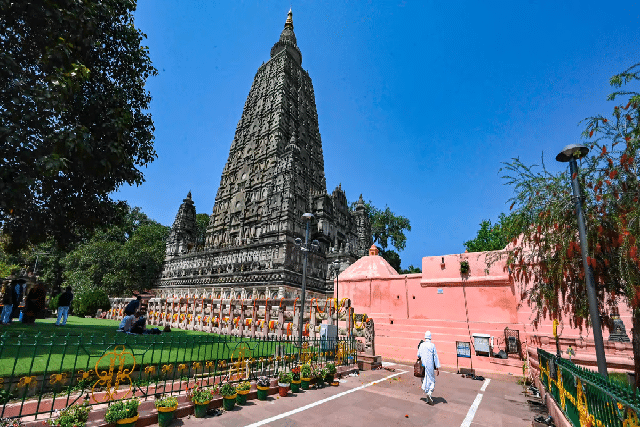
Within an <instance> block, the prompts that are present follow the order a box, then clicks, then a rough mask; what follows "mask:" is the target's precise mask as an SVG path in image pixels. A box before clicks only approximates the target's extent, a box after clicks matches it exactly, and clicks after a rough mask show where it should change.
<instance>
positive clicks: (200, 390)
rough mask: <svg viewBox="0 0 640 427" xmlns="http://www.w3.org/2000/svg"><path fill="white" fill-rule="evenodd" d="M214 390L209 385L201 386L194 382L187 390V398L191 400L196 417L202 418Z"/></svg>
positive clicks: (205, 413)
mask: <svg viewBox="0 0 640 427" xmlns="http://www.w3.org/2000/svg"><path fill="white" fill-rule="evenodd" d="M214 394H215V391H214V390H213V389H211V388H209V387H202V386H201V385H200V384H196V386H195V387H193V388H192V389H190V390H188V391H187V396H188V397H189V400H190V401H191V402H193V412H194V414H195V416H196V418H204V417H205V416H206V415H207V409H209V402H211V399H212V398H213V395H214Z"/></svg>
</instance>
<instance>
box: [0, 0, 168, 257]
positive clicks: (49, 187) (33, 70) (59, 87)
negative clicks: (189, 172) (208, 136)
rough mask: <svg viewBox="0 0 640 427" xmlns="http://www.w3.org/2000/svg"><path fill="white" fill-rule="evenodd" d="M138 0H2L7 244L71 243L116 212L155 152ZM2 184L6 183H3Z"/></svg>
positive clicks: (1, 149)
mask: <svg viewBox="0 0 640 427" xmlns="http://www.w3.org/2000/svg"><path fill="white" fill-rule="evenodd" d="M135 7H136V2H135V0H102V1H98V0H85V1H83V2H80V1H76V0H57V1H45V0H35V1H28V2H26V1H11V0H0V52H2V53H0V106H1V107H0V141H2V142H1V143H0V158H2V159H3V165H2V168H0V226H1V227H2V229H3V233H4V234H5V235H6V236H8V237H9V242H8V245H7V248H8V250H10V251H16V250H18V249H20V248H24V247H26V246H27V245H28V244H30V243H31V244H37V243H40V242H44V241H46V240H47V239H48V238H53V239H54V240H55V242H56V243H57V244H58V245H59V246H61V247H65V248H68V247H69V246H70V245H71V244H72V243H73V242H76V241H78V240H79V239H80V238H81V236H83V235H86V234H87V232H88V231H90V230H93V229H94V228H96V227H97V226H100V225H104V224H108V223H109V222H110V221H111V220H113V219H115V218H117V217H118V215H119V212H118V210H119V209H120V208H122V207H123V206H122V205H118V204H116V203H114V202H113V201H112V200H111V199H110V197H109V194H110V193H111V192H112V191H114V190H116V189H117V188H118V187H119V186H120V185H122V184H124V183H128V184H140V183H142V182H143V181H144V179H143V174H142V172H141V170H140V168H141V167H142V166H145V165H147V164H148V163H150V162H152V161H153V160H154V158H155V157H156V153H155V151H154V149H153V130H154V127H153V122H152V120H151V116H150V115H149V114H148V113H146V110H147V108H148V106H149V101H150V99H151V98H150V96H149V94H148V92H147V91H146V90H145V89H144V83H145V80H146V79H147V78H148V77H149V76H150V75H154V74H156V70H155V69H154V68H153V66H152V65H151V60H150V58H149V55H148V50H147V48H146V47H143V46H141V45H140V42H141V41H142V39H143V38H144V37H145V36H144V34H143V33H141V32H140V31H139V30H138V29H136V28H135V27H134V25H133V11H134V10H135ZM2 184H4V185H2Z"/></svg>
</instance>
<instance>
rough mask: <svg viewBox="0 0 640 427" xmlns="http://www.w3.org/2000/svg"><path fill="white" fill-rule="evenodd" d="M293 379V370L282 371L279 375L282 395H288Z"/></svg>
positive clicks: (279, 391) (279, 390) (279, 388)
mask: <svg viewBox="0 0 640 427" xmlns="http://www.w3.org/2000/svg"><path fill="white" fill-rule="evenodd" d="M291 380H292V377H291V372H280V375H279V376H278V393H280V396H281V397H286V396H287V393H288V392H289V385H290V384H291Z"/></svg>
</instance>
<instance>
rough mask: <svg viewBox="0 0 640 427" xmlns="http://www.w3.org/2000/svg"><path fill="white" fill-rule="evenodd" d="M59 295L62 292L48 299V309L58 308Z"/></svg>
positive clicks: (54, 309)
mask: <svg viewBox="0 0 640 427" xmlns="http://www.w3.org/2000/svg"><path fill="white" fill-rule="evenodd" d="M60 295H62V294H58V295H56V296H54V297H51V298H50V299H49V310H51V311H56V310H57V309H58V300H59V299H60Z"/></svg>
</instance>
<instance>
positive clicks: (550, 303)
mask: <svg viewBox="0 0 640 427" xmlns="http://www.w3.org/2000/svg"><path fill="white" fill-rule="evenodd" d="M639 71H640V64H636V65H634V66H632V67H630V68H629V69H628V70H626V71H624V72H623V73H621V74H618V75H616V76H614V77H612V78H611V81H610V83H611V85H612V86H614V87H615V88H616V89H618V90H616V91H615V92H614V93H612V94H611V95H610V96H609V100H611V101H615V102H616V104H617V105H615V106H614V108H613V112H612V114H611V115H608V116H602V115H598V116H595V117H591V118H589V119H586V121H585V130H584V132H583V137H584V138H585V139H586V141H587V145H588V146H589V148H590V150H591V151H590V153H589V155H588V156H586V157H585V158H583V159H582V160H581V161H580V165H579V166H580V169H579V176H578V178H579V180H580V182H581V184H582V188H583V194H582V200H583V207H584V214H585V220H586V228H587V240H588V254H587V256H588V258H587V259H588V263H589V268H591V270H592V271H593V275H594V280H595V286H596V292H597V296H598V300H599V304H600V307H599V310H600V312H601V313H602V315H603V317H604V318H605V321H606V318H607V317H608V316H609V315H610V314H611V312H612V311H613V310H615V307H616V305H617V304H618V302H619V301H624V302H626V303H627V304H628V305H629V306H630V307H631V308H632V310H633V325H634V326H633V329H634V331H633V346H634V356H635V363H636V381H637V382H639V385H640V375H639V374H640V285H639V284H640V259H639V257H638V242H639V239H640V209H638V206H639V204H638V201H639V197H640V186H639V184H638V175H639V173H640V170H639V163H638V155H639V154H640V152H639V151H640V125H639V117H640V95H639V94H638V92H637V91H633V90H619V88H621V87H622V86H623V85H628V84H635V85H637V84H638V82H639V81H640V72H639ZM503 170H504V171H505V172H506V173H505V175H504V176H505V178H506V179H507V182H508V184H510V185H512V186H513V188H514V197H513V198H512V199H511V202H512V205H511V207H512V209H513V210H514V212H515V213H516V214H517V215H515V218H516V222H515V224H514V225H515V228H516V229H517V230H518V231H519V232H520V233H522V234H521V237H520V238H518V239H515V240H514V242H513V243H514V245H513V246H512V247H511V246H510V248H509V250H508V251H507V255H508V263H509V266H510V268H511V271H512V272H513V274H514V275H515V277H516V278H517V279H519V280H521V281H522V282H523V283H525V284H527V285H528V287H527V289H526V291H525V293H524V296H525V297H526V298H527V299H528V300H529V302H530V303H531V304H532V305H533V306H534V307H535V308H537V313H538V317H537V320H539V319H540V317H541V316H546V315H549V316H551V317H552V318H556V319H559V320H561V321H564V320H566V321H569V322H570V323H572V324H573V325H577V326H579V327H582V325H583V324H584V322H585V320H587V319H588V316H589V310H588V306H587V304H588V303H587V299H586V298H585V297H584V295H586V290H585V271H584V269H583V265H582V260H581V249H580V244H579V240H578V232H577V220H576V213H575V205H574V202H573V199H572V190H571V186H570V179H571V176H569V172H568V170H566V169H565V170H564V171H562V172H561V173H552V172H550V171H549V170H548V169H547V168H546V167H545V166H544V161H543V162H542V164H541V165H540V166H539V167H533V166H528V165H525V164H523V163H522V162H521V161H520V160H518V159H513V160H512V161H511V162H509V163H507V164H506V165H505V168H504V169H503Z"/></svg>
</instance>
